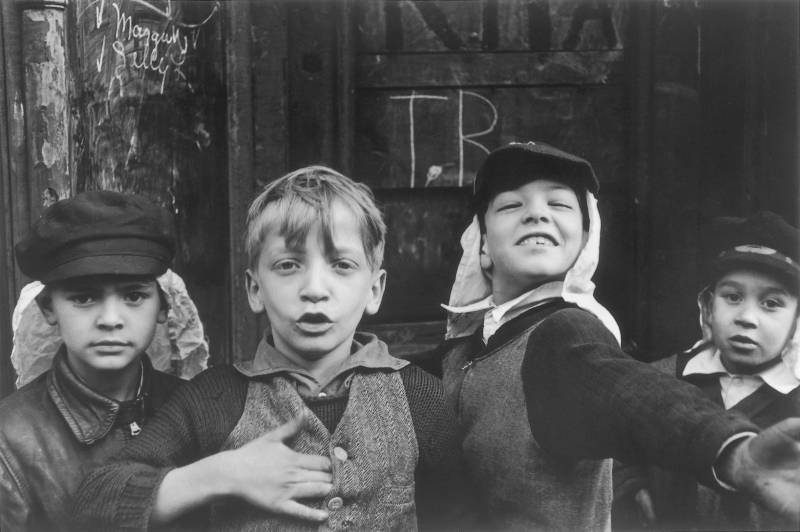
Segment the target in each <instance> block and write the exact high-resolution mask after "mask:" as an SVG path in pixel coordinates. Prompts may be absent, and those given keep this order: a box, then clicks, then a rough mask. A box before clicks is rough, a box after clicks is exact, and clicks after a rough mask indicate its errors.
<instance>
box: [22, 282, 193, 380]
mask: <svg viewBox="0 0 800 532" xmlns="http://www.w3.org/2000/svg"><path fill="white" fill-rule="evenodd" d="M157 281H158V285H159V286H160V287H161V290H162V291H163V292H164V295H165V296H166V299H167V303H169V311H168V312H167V322H166V323H159V324H158V325H157V326H156V333H155V336H154V337H153V342H152V343H151V344H150V346H149V347H148V348H147V354H148V355H149V356H150V360H151V362H152V363H153V367H154V368H155V369H157V370H160V371H165V372H167V373H172V370H171V368H172V364H173V361H179V362H180V363H179V364H178V367H179V368H180V372H179V375H178V376H179V377H182V378H185V379H190V378H192V377H194V376H195V375H196V374H198V373H200V372H201V371H203V370H204V369H206V367H207V365H208V342H207V341H206V338H205V334H204V332H203V324H202V323H201V322H200V316H199V314H198V312H197V308H196V307H195V305H194V302H193V301H192V299H191V298H190V297H189V293H188V292H187V291H186V285H185V284H184V282H183V279H181V277H180V276H179V275H178V274H177V273H175V272H173V271H172V270H167V271H166V273H164V275H162V276H161V277H159V278H158V279H157ZM43 288H44V285H43V284H42V283H40V282H39V281H35V282H32V283H29V284H27V285H25V286H24V287H23V288H22V291H21V292H20V296H19V300H18V301H17V305H16V306H15V307H14V313H13V315H12V318H11V326H12V328H13V331H14V345H13V348H12V350H11V365H12V366H13V367H14V371H16V373H17V381H16V383H15V384H16V386H17V388H20V387H21V386H23V385H25V384H27V383H29V382H30V381H32V380H33V379H35V378H36V377H38V376H39V375H41V374H42V373H44V372H45V371H47V370H48V369H50V365H51V364H52V361H53V357H54V356H55V354H56V352H57V351H58V349H59V347H61V343H62V342H61V335H60V334H59V332H58V326H56V325H50V324H49V323H47V320H45V317H44V315H43V314H42V312H41V310H40V309H39V305H37V304H36V301H35V299H36V296H37V295H39V293H40V292H41V291H42V289H43Z"/></svg>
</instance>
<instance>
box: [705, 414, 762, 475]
mask: <svg viewBox="0 0 800 532" xmlns="http://www.w3.org/2000/svg"><path fill="white" fill-rule="evenodd" d="M758 432H759V429H758V427H757V426H756V425H755V424H753V423H752V422H751V421H750V420H748V419H747V418H746V417H744V416H743V415H741V414H739V413H736V412H733V411H725V412H720V413H719V414H718V415H716V416H713V417H712V418H711V419H709V420H708V421H707V422H706V423H704V424H703V428H702V430H701V433H700V434H699V438H698V453H697V455H696V458H697V459H698V460H700V462H697V463H696V465H695V471H697V472H698V473H697V479H698V480H699V481H700V482H701V483H702V484H705V485H706V486H708V487H710V488H712V489H720V488H723V489H729V487H726V486H725V485H724V484H723V483H721V482H720V481H719V479H718V477H717V474H716V473H717V472H716V471H715V469H714V467H715V465H716V463H717V459H718V458H719V457H720V456H721V454H722V453H723V451H725V449H726V448H728V447H729V446H730V445H733V444H735V443H736V442H737V441H739V440H740V439H742V438H747V437H750V436H751V435H752V434H757V433H758Z"/></svg>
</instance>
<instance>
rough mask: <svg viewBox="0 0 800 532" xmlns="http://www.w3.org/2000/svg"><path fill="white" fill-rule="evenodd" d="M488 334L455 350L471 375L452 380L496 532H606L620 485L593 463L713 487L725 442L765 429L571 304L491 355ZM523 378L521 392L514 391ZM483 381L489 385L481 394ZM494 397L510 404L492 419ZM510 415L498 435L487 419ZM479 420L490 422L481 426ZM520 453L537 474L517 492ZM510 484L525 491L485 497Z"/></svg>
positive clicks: (543, 313)
mask: <svg viewBox="0 0 800 532" xmlns="http://www.w3.org/2000/svg"><path fill="white" fill-rule="evenodd" d="M480 334H481V333H480V331H478V332H477V333H476V334H475V335H473V336H472V337H468V338H462V339H458V340H456V341H453V342H449V343H447V344H445V346H444V348H445V351H447V353H448V354H446V355H445V356H446V357H453V356H456V357H463V356H464V354H465V353H469V356H468V358H467V361H466V363H464V364H462V365H461V366H460V367H459V366H457V364H452V363H447V362H445V370H446V371H445V374H444V380H445V387H446V389H447V392H448V395H449V396H450V397H451V399H452V400H453V401H455V403H456V404H457V411H458V415H459V422H460V425H461V428H462V430H463V431H464V432H465V435H464V441H465V444H464V445H465V450H466V451H467V453H468V454H467V456H466V459H467V467H468V471H469V473H470V476H471V477H472V480H473V482H472V484H473V489H474V490H475V491H476V493H477V494H478V495H479V496H478V497H477V500H478V503H479V507H478V511H479V512H480V514H481V517H482V520H483V522H484V523H485V527H486V528H502V529H508V528H509V527H511V528H517V529H527V530H542V529H545V530H603V529H605V528H608V526H609V506H610V499H609V496H610V475H608V474H607V465H600V463H597V465H596V466H595V467H594V468H592V467H591V465H590V462H589V463H587V462H586V460H587V459H588V460H590V461H591V460H594V461H601V460H602V459H605V458H609V457H617V458H625V459H628V460H631V461H636V462H640V461H644V462H649V463H658V464H661V465H663V466H665V467H670V468H674V469H680V470H684V471H688V472H691V473H692V474H693V475H694V476H695V477H698V478H700V479H702V480H703V481H705V482H707V483H709V484H710V483H712V482H713V477H712V472H711V467H712V465H713V463H714V461H715V459H716V455H717V452H718V451H719V450H720V448H721V446H722V444H723V443H724V442H725V440H726V439H728V438H729V437H730V436H732V435H734V434H737V433H740V432H743V431H747V430H754V429H755V427H754V425H753V424H752V423H750V422H749V421H748V420H747V419H746V418H744V417H743V416H741V415H739V414H736V413H733V412H724V411H722V410H720V409H719V407H717V406H715V405H714V404H713V403H711V402H710V401H708V400H707V399H706V398H704V397H703V396H702V394H701V393H699V392H698V390H697V389H696V388H694V387H692V386H689V385H687V384H686V383H681V382H679V381H677V380H675V379H674V378H672V377H670V376H668V375H664V374H663V373H661V372H659V371H657V370H655V369H653V368H650V367H648V366H647V365H646V364H642V363H640V362H637V361H635V360H633V359H631V358H630V357H628V356H627V355H626V354H625V353H623V352H622V351H621V350H620V348H619V346H618V344H617V342H616V340H615V339H614V337H613V336H612V335H611V334H610V333H609V332H608V330H607V329H606V328H605V327H604V326H603V325H602V323H600V321H599V320H597V319H596V318H595V317H594V316H593V315H592V314H590V313H588V312H586V311H583V310H581V309H578V308H575V307H574V306H572V305H570V304H568V303H565V302H564V301H560V300H559V301H556V302H554V303H550V304H547V305H543V306H541V307H537V308H535V309H532V310H531V311H529V312H526V313H524V314H522V315H520V316H519V317H517V318H514V319H513V320H511V321H509V322H508V323H506V324H504V325H503V326H502V327H501V328H500V329H498V331H497V332H496V333H495V335H494V336H492V337H491V338H490V340H489V342H488V345H486V346H484V345H483V342H482V340H481V338H480V336H479V335H480ZM524 337H526V339H525V338H524ZM521 339H522V341H521ZM521 350H522V351H521ZM509 357H510V358H513V361H514V362H513V364H512V363H511V362H509V367H508V368H506V369H505V370H503V371H502V372H501V373H500V374H497V375H496V376H495V377H494V378H492V377H491V375H489V373H485V372H482V370H481V369H480V366H481V365H482V364H484V363H494V364H495V365H496V366H499V365H501V364H498V363H497V362H493V359H495V358H497V359H498V360H499V359H502V358H509ZM517 361H518V362H517ZM516 364H519V365H520V366H519V371H517V370H516V369H515V367H516ZM448 368H449V369H448ZM456 368H458V369H456ZM520 377H521V381H522V382H521V386H520V385H519V383H515V382H512V380H515V379H519V378H520ZM472 379H476V380H480V381H481V385H480V386H475V385H471V384H470V383H469V382H468V381H469V380H472ZM520 388H521V389H520ZM520 394H522V395H523V397H522V398H520V397H519V395H520ZM490 396H493V397H498V396H499V397H500V398H501V399H497V400H492V401H487V402H485V404H486V406H485V407H482V406H481V404H482V401H481V398H482V397H490ZM499 404H507V405H510V406H509V408H508V410H509V411H510V415H507V414H509V412H502V411H501V412H499V413H497V414H493V416H494V417H495V419H496V422H495V424H494V425H492V424H491V423H490V422H489V420H490V419H491V417H492V416H490V415H487V414H491V412H489V413H487V412H481V410H480V409H481V408H490V407H492V405H495V406H496V405H499ZM515 405H516V409H515ZM469 409H471V410H469ZM465 414H467V415H468V417H465ZM479 418H480V419H482V420H483V422H481V423H474V422H473V420H474V419H479ZM525 421H527V426H526V425H525V424H524V422H525ZM520 422H522V424H521V423H520ZM525 431H530V434H529V435H527V434H525ZM498 434H501V435H506V434H509V435H510V436H509V437H508V440H507V445H508V446H515V445H525V447H524V448H523V449H514V450H510V451H507V452H503V451H502V445H501V446H500V448H497V445H498V438H497V435H498ZM467 447H468V448H467ZM520 453H522V454H524V455H526V457H525V460H526V463H528V464H531V469H529V470H525V471H524V475H522V476H520V475H515V476H513V477H511V478H510V479H508V480H506V478H505V476H506V475H505V472H506V471H511V470H514V468H515V467H518V466H516V465H515V464H516V462H517V461H518V460H519V455H520ZM581 468H583V469H581ZM558 471H561V472H562V473H563V475H561V476H559V475H558V474H556V472H558ZM490 476H491V477H492V478H489V477H490ZM581 478H582V480H581ZM569 481H575V482H577V484H576V485H575V486H574V489H573V488H568V489H564V485H562V482H563V483H567V482H569ZM504 482H517V484H516V488H517V489H510V488H514V486H507V487H506V488H503V489H500V488H495V489H493V490H492V491H489V490H486V489H485V487H486V486H502V485H503V483H504ZM579 486H583V487H579ZM566 493H570V494H569V495H565V494H566ZM501 494H508V495H507V496H503V497H504V498H502V499H501V496H502V495H501ZM565 497H566V498H565ZM568 509H569V511H567V510H568ZM589 521H591V522H589Z"/></svg>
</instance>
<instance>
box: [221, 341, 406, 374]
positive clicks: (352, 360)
mask: <svg viewBox="0 0 800 532" xmlns="http://www.w3.org/2000/svg"><path fill="white" fill-rule="evenodd" d="M407 364H408V361H406V360H401V359H399V358H395V357H393V356H392V355H390V354H389V349H388V348H387V347H386V344H385V343H383V342H382V341H381V340H379V339H378V337H377V336H375V335H374V334H370V333H359V332H357V333H356V334H355V336H354V337H353V347H352V352H351V354H350V356H349V357H348V359H347V362H345V364H343V365H342V368H341V370H340V371H339V374H341V373H343V372H346V371H349V370H351V369H353V368H356V367H364V368H371V369H390V370H398V369H400V368H402V367H403V366H406V365H407ZM233 366H234V367H235V368H236V369H237V370H238V371H239V373H241V374H242V375H244V376H245V377H250V378H252V377H265V376H269V375H274V374H277V373H301V374H303V373H307V372H306V370H305V369H303V368H301V367H300V366H298V365H297V364H295V363H294V362H292V361H291V360H289V358H287V357H286V356H285V355H283V354H282V353H281V352H280V351H278V350H277V349H275V347H274V346H272V345H271V344H270V343H269V342H268V341H267V338H266V337H265V338H262V339H261V341H260V342H259V344H258V349H256V355H255V356H254V357H253V359H252V360H242V361H239V362H235V363H234V364H233Z"/></svg>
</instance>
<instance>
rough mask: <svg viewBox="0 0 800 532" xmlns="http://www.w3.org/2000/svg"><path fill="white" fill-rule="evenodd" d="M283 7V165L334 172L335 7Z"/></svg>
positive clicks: (301, 2) (313, 3) (301, 0)
mask: <svg viewBox="0 0 800 532" xmlns="http://www.w3.org/2000/svg"><path fill="white" fill-rule="evenodd" d="M288 6H289V35H290V36H291V40H290V42H289V61H288V72H289V73H288V83H289V102H290V103H289V141H290V145H289V161H290V166H292V167H298V166H304V165H307V164H312V163H323V164H328V165H333V166H336V164H337V161H336V158H337V153H336V140H335V138H336V133H337V128H336V119H337V112H336V103H337V101H336V75H337V74H336V68H337V66H338V65H337V58H336V41H335V33H334V28H333V25H332V24H331V23H330V21H331V20H333V17H334V16H335V13H336V11H337V9H338V7H337V5H336V3H334V2H325V1H319V0H310V1H309V0H298V1H292V2H289V3H288Z"/></svg>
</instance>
